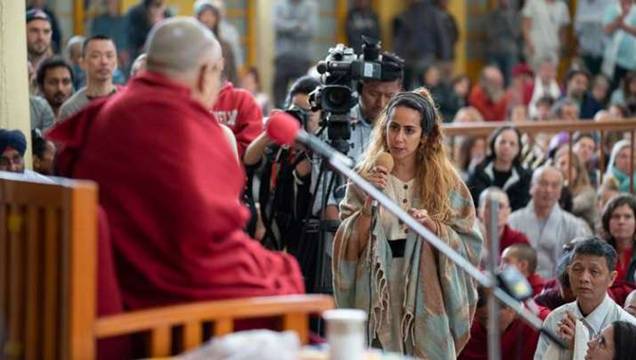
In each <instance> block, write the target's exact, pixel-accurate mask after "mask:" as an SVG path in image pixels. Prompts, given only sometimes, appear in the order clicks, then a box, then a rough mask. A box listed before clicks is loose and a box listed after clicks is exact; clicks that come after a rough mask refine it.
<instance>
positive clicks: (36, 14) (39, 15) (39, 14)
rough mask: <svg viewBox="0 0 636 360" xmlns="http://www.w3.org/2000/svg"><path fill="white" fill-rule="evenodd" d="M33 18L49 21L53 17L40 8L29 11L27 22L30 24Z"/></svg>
mask: <svg viewBox="0 0 636 360" xmlns="http://www.w3.org/2000/svg"><path fill="white" fill-rule="evenodd" d="M33 20H46V21H48V22H49V23H50V22H51V19H49V16H48V15H46V13H45V12H44V11H42V10H40V9H31V10H29V11H27V13H26V23H27V24H28V23H30V22H31V21H33Z"/></svg>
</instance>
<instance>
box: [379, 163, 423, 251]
mask: <svg viewBox="0 0 636 360" xmlns="http://www.w3.org/2000/svg"><path fill="white" fill-rule="evenodd" d="M414 188H415V178H413V179H411V180H409V181H407V182H403V181H401V180H400V179H398V178H396V177H395V176H393V175H390V174H389V181H388V182H387V185H386V187H385V188H384V193H385V194H386V195H387V196H388V197H390V198H391V199H392V200H393V201H395V202H396V203H398V204H399V205H400V207H401V208H402V210H404V211H408V210H409V209H410V208H412V207H413V206H412V203H413V195H414V193H415V192H414ZM379 215H380V224H381V225H382V227H383V229H384V233H385V234H386V238H387V240H398V239H405V238H406V234H408V231H409V229H408V227H407V226H406V225H405V224H404V223H403V222H402V221H401V220H398V218H397V217H395V216H394V215H393V214H391V213H389V212H388V211H387V210H385V209H384V208H382V207H381V208H380V212H379Z"/></svg>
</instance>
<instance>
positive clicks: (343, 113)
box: [309, 36, 402, 154]
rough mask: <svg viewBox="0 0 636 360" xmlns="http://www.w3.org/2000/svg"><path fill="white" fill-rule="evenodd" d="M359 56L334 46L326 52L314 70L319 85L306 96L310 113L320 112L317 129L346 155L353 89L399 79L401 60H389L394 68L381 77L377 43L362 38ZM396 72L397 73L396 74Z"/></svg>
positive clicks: (349, 134)
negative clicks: (365, 83) (322, 128)
mask: <svg viewBox="0 0 636 360" xmlns="http://www.w3.org/2000/svg"><path fill="white" fill-rule="evenodd" d="M362 40H363V45H362V54H361V55H356V53H355V52H354V50H353V49H352V48H348V47H345V46H344V45H343V44H338V45H336V47H334V48H331V49H329V53H328V55H327V57H326V58H325V60H322V61H320V62H318V65H317V67H316V69H317V71H318V73H320V74H321V79H320V80H321V83H322V84H321V85H320V86H319V87H318V88H316V90H314V91H313V92H312V93H311V94H309V103H310V104H311V109H312V111H318V110H322V123H321V126H325V125H326V127H327V135H328V138H329V140H331V142H332V145H333V146H334V147H336V149H337V150H339V151H340V152H342V153H344V154H346V153H347V152H348V144H347V142H346V141H345V140H348V139H349V138H350V136H351V132H350V129H349V113H350V111H351V109H352V108H353V107H354V106H355V105H356V104H357V102H358V95H357V93H356V91H355V89H357V88H358V86H357V85H358V83H359V82H360V81H363V80H379V81H385V80H386V79H387V76H386V75H388V78H392V77H393V76H395V74H392V73H394V72H396V71H399V74H400V76H401V71H402V65H401V63H400V61H401V60H399V59H397V61H396V59H391V61H392V62H393V63H395V64H397V65H396V66H393V67H391V66H390V68H391V69H389V70H388V71H389V73H390V74H384V72H385V71H386V66H383V65H384V64H383V60H384V59H383V57H384V54H382V53H381V51H382V49H381V47H380V41H379V40H376V39H371V38H368V37H365V36H363V37H362ZM396 69H397V70H396Z"/></svg>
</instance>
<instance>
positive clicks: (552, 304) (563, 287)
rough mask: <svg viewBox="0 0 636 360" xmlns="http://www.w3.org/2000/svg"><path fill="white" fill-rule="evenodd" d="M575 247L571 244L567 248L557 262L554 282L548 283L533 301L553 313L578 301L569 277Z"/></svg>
mask: <svg viewBox="0 0 636 360" xmlns="http://www.w3.org/2000/svg"><path fill="white" fill-rule="evenodd" d="M573 247H574V246H573V245H572V244H571V243H570V244H568V245H566V246H565V248H564V249H563V254H561V256H560V257H559V260H558V261H557V266H556V277H555V278H554V280H552V281H548V282H546V283H545V284H544V288H543V291H542V292H541V293H540V294H538V295H535V296H534V299H533V300H534V302H535V303H536V304H537V305H538V306H540V307H543V308H546V309H548V310H550V311H552V310H554V309H556V308H558V307H559V306H562V305H565V304H567V303H569V302H572V301H575V300H576V296H575V295H574V293H573V292H572V287H571V285H570V278H569V277H568V266H569V265H570V261H572V250H573Z"/></svg>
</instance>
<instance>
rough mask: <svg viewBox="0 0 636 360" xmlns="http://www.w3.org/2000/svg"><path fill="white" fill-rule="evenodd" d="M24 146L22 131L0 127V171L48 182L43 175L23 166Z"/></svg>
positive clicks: (24, 139)
mask: <svg viewBox="0 0 636 360" xmlns="http://www.w3.org/2000/svg"><path fill="white" fill-rule="evenodd" d="M26 148H27V141H26V138H25V137H24V134H23V133H22V131H20V130H5V129H0V171H8V172H12V173H16V174H20V176H21V177H22V178H23V179H25V180H34V181H38V182H42V181H44V182H50V180H49V179H48V178H46V177H45V176H42V175H40V174H38V173H36V172H34V171H32V170H29V169H27V168H25V166H24V153H25V152H26Z"/></svg>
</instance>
